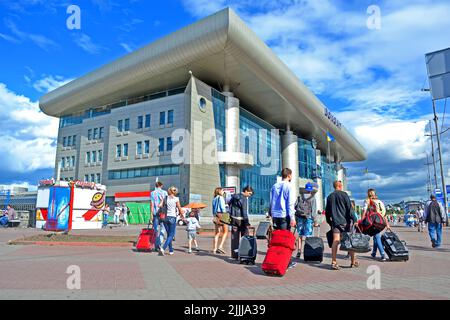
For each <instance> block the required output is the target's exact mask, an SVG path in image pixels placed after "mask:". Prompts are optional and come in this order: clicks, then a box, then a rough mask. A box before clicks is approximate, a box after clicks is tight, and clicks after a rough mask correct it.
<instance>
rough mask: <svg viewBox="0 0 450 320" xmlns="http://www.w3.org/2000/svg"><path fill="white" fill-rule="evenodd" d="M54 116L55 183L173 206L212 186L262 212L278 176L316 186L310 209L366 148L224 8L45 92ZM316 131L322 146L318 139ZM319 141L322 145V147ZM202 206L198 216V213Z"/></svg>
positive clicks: (205, 197)
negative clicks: (172, 193)
mask: <svg viewBox="0 0 450 320" xmlns="http://www.w3.org/2000/svg"><path fill="white" fill-rule="evenodd" d="M39 104H40V108H41V110H42V111H43V112H44V113H46V114H48V115H50V116H54V117H58V118H60V126H59V134H58V146H57V154H56V165H55V176H57V172H56V171H57V170H58V169H57V168H58V163H60V165H61V170H60V174H61V178H62V179H66V180H86V181H93V182H97V183H102V184H104V185H106V186H107V195H108V197H110V198H109V199H110V201H112V197H114V196H115V195H116V194H118V193H120V194H122V195H123V194H124V193H125V194H128V195H129V197H131V198H132V197H133V195H140V194H141V195H142V194H143V193H144V192H148V190H149V189H150V188H153V185H154V183H155V181H157V179H158V180H160V181H162V182H163V183H164V185H165V187H169V186H171V185H174V186H177V187H178V189H179V190H180V200H181V202H182V204H184V203H187V202H189V201H201V202H204V203H207V204H210V203H211V199H212V196H213V191H214V188H215V187H217V186H223V187H235V188H236V190H237V192H239V191H240V190H241V189H242V188H243V187H244V186H246V185H251V186H252V187H253V189H254V190H255V195H254V196H253V197H252V198H251V213H253V214H262V213H264V212H266V211H267V209H268V206H269V191H270V188H271V186H272V185H273V184H274V183H275V182H276V181H277V179H279V176H280V172H281V169H282V168H283V167H289V168H291V169H292V170H293V173H294V177H296V178H295V179H294V180H293V184H294V186H295V190H296V192H300V190H301V187H303V186H304V184H305V183H306V182H315V183H317V186H318V189H319V192H318V193H317V200H318V202H319V208H322V206H323V201H324V199H325V197H326V196H327V195H328V194H329V193H330V192H331V191H332V189H333V188H332V182H333V181H334V180H336V179H340V180H343V181H344V184H345V168H344V167H343V166H342V163H343V162H352V161H361V160H364V159H365V158H366V152H365V150H364V149H363V147H362V146H361V145H360V144H359V143H358V141H357V140H356V139H355V138H354V137H352V136H351V135H350V133H349V132H348V131H347V130H346V129H345V127H344V126H343V125H342V124H341V123H340V122H339V121H338V120H337V119H336V118H335V117H334V116H333V115H332V114H331V112H330V111H329V110H328V109H327V108H326V107H325V106H324V105H323V104H322V103H321V102H320V101H319V99H318V98H317V97H316V96H315V95H314V94H313V93H312V92H311V91H310V90H308V88H306V87H305V85H304V84H303V83H302V82H301V81H300V80H299V79H298V78H297V76H296V75H295V74H294V73H293V72H292V71H291V70H289V68H288V67H287V66H286V65H285V64H284V63H283V62H282V61H281V60H280V59H279V58H278V57H277V56H276V55H275V54H274V52H273V51H272V50H271V49H270V48H269V47H268V46H267V45H266V44H265V43H264V42H263V41H262V40H260V39H259V38H258V37H257V36H256V34H255V33H254V32H253V31H252V30H250V29H249V27H248V26H247V25H246V24H245V23H244V22H243V21H242V20H241V19H240V18H239V17H238V16H237V15H236V14H235V13H234V12H233V11H232V10H231V9H224V10H222V11H220V12H217V13H216V14H213V15H211V16H209V17H207V18H205V19H202V20H200V21H198V22H196V23H194V24H192V25H189V26H187V27H185V28H183V29H181V30H178V31H176V32H174V33H172V34H170V35H168V36H166V37H164V38H162V39H160V40H157V41H155V42H153V43H151V44H149V45H147V46H145V47H143V48H141V49H139V50H136V51H134V52H132V53H130V54H128V55H126V56H124V57H122V58H120V59H118V60H116V61H113V62H111V63H109V64H107V65H104V66H102V67H100V68H98V69H96V70H94V71H92V72H90V73H88V74H86V75H84V76H82V77H80V78H78V79H76V80H73V81H72V82H70V83H68V84H66V85H64V86H62V87H60V88H58V89H56V90H54V91H52V92H50V93H48V94H46V95H45V96H43V97H42V98H41V99H40V102H39ZM327 136H328V137H330V136H332V137H334V139H327ZM329 140H332V141H331V142H330V141H329ZM209 211H210V210H206V212H205V214H210V213H209Z"/></svg>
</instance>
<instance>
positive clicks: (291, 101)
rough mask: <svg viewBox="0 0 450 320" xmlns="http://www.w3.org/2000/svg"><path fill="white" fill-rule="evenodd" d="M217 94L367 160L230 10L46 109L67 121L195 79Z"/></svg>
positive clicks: (93, 78)
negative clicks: (220, 89) (224, 89)
mask: <svg viewBox="0 0 450 320" xmlns="http://www.w3.org/2000/svg"><path fill="white" fill-rule="evenodd" d="M190 70H191V71H192V72H193V75H194V76H195V77H197V78H199V79H201V80H202V81H204V82H207V83H209V84H211V85H214V86H223V85H224V84H226V83H227V84H229V85H230V86H231V90H232V91H233V92H234V94H235V96H236V97H237V98H239V99H240V101H241V106H243V107H244V108H246V109H248V110H249V111H251V112H252V113H254V114H255V115H257V116H258V117H260V118H262V119H263V120H266V121H267V122H270V123H271V124H273V125H274V126H275V127H277V128H279V129H285V128H286V126H287V125H289V126H290V128H291V130H293V131H295V132H296V133H297V134H298V135H299V136H301V137H304V138H307V139H310V138H312V137H313V136H314V137H315V138H316V139H317V141H318V148H319V149H321V150H322V151H323V152H326V150H327V142H326V132H327V131H329V132H330V133H331V134H332V135H333V136H334V137H335V138H336V142H333V143H331V151H332V153H333V154H334V155H336V156H337V158H338V159H339V160H342V161H359V160H364V159H365V158H366V152H365V150H364V148H363V147H362V146H361V145H360V144H359V142H358V141H357V140H356V139H355V138H353V137H352V136H351V135H350V134H349V132H348V131H347V130H346V129H345V128H344V127H343V126H342V127H338V126H336V125H335V124H333V123H332V121H330V119H329V118H327V116H326V114H325V107H324V105H323V104H322V103H321V102H320V101H319V99H318V98H317V97H316V96H315V95H314V94H313V93H312V92H311V91H310V90H309V89H308V88H306V87H305V85H304V84H303V83H302V82H301V81H300V80H299V79H298V78H297V77H296V76H295V74H294V73H293V72H292V71H291V70H289V68H288V67H287V66H286V65H285V64H284V63H283V62H282V61H281V60H280V59H279V58H278V57H277V56H276V55H275V54H274V53H273V51H272V50H271V49H270V48H269V47H268V46H267V45H266V44H265V43H264V42H263V41H262V40H260V39H259V38H258V37H257V36H256V34H255V33H254V32H253V31H252V30H251V29H250V28H249V27H248V26H247V25H246V24H245V23H244V22H243V21H242V20H241V19H240V18H239V17H238V16H237V15H236V14H235V13H234V11H232V10H231V9H229V8H227V9H224V10H222V11H219V12H217V13H216V14H214V15H211V16H209V17H207V18H205V19H202V20H200V21H198V22H196V23H194V24H191V25H189V26H187V27H185V28H183V29H180V30H178V31H176V32H174V33H172V34H170V35H168V36H166V37H164V38H162V39H160V40H157V41H155V42H153V43H151V44H149V45H147V46H145V47H143V48H141V49H139V50H136V51H134V52H132V53H130V54H128V55H126V56H124V57H122V58H120V59H118V60H116V61H113V62H111V63H109V64H107V65H104V66H102V67H101V68H99V69H97V70H95V71H93V72H90V73H88V74H86V75H84V76H82V77H80V78H78V79H76V80H73V81H71V82H70V83H68V84H66V85H64V86H62V87H60V88H58V89H56V90H54V91H52V92H49V93H48V94H46V95H44V96H43V97H42V98H41V99H40V101H39V106H40V108H41V110H42V111H43V112H44V113H46V114H48V115H51V116H56V117H60V116H63V115H68V114H73V113H77V112H80V111H83V110H85V109H86V108H87V107H89V106H102V105H106V104H108V103H112V102H115V101H118V100H122V99H127V98H130V97H135V96H139V95H143V94H147V93H149V92H154V91H158V90H166V89H169V88H173V87H175V86H178V85H185V84H186V83H187V82H188V81H189V77H190V75H189V73H188V72H189V71H190Z"/></svg>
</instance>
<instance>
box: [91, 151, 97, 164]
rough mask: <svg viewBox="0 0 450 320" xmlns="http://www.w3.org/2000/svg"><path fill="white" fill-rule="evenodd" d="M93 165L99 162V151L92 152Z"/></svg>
mask: <svg viewBox="0 0 450 320" xmlns="http://www.w3.org/2000/svg"><path fill="white" fill-rule="evenodd" d="M91 162H92V163H96V162H97V151H92V161H91Z"/></svg>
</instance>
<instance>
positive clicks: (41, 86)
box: [26, 75, 73, 93]
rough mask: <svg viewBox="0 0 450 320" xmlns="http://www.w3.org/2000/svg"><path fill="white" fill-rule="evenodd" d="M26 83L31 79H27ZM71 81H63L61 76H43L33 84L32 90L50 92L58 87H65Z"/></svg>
mask: <svg viewBox="0 0 450 320" xmlns="http://www.w3.org/2000/svg"><path fill="white" fill-rule="evenodd" d="M27 78H28V79H26V80H27V82H31V79H30V78H29V77H27ZM72 80H73V79H64V78H63V77H62V76H51V75H50V76H45V77H44V78H42V79H39V80H37V81H35V82H34V83H33V88H35V89H36V90H37V91H39V92H44V93H47V92H50V91H52V90H54V89H56V88H58V87H61V86H63V85H65V84H66V83H68V82H70V81H72Z"/></svg>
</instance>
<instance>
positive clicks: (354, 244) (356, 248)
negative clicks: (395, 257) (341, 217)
mask: <svg viewBox="0 0 450 320" xmlns="http://www.w3.org/2000/svg"><path fill="white" fill-rule="evenodd" d="M341 237H342V238H341V245H340V250H342V251H352V252H356V253H366V252H369V251H370V250H371V248H370V236H368V235H365V234H363V233H356V227H353V228H352V231H351V232H343V233H342V236H341Z"/></svg>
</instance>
